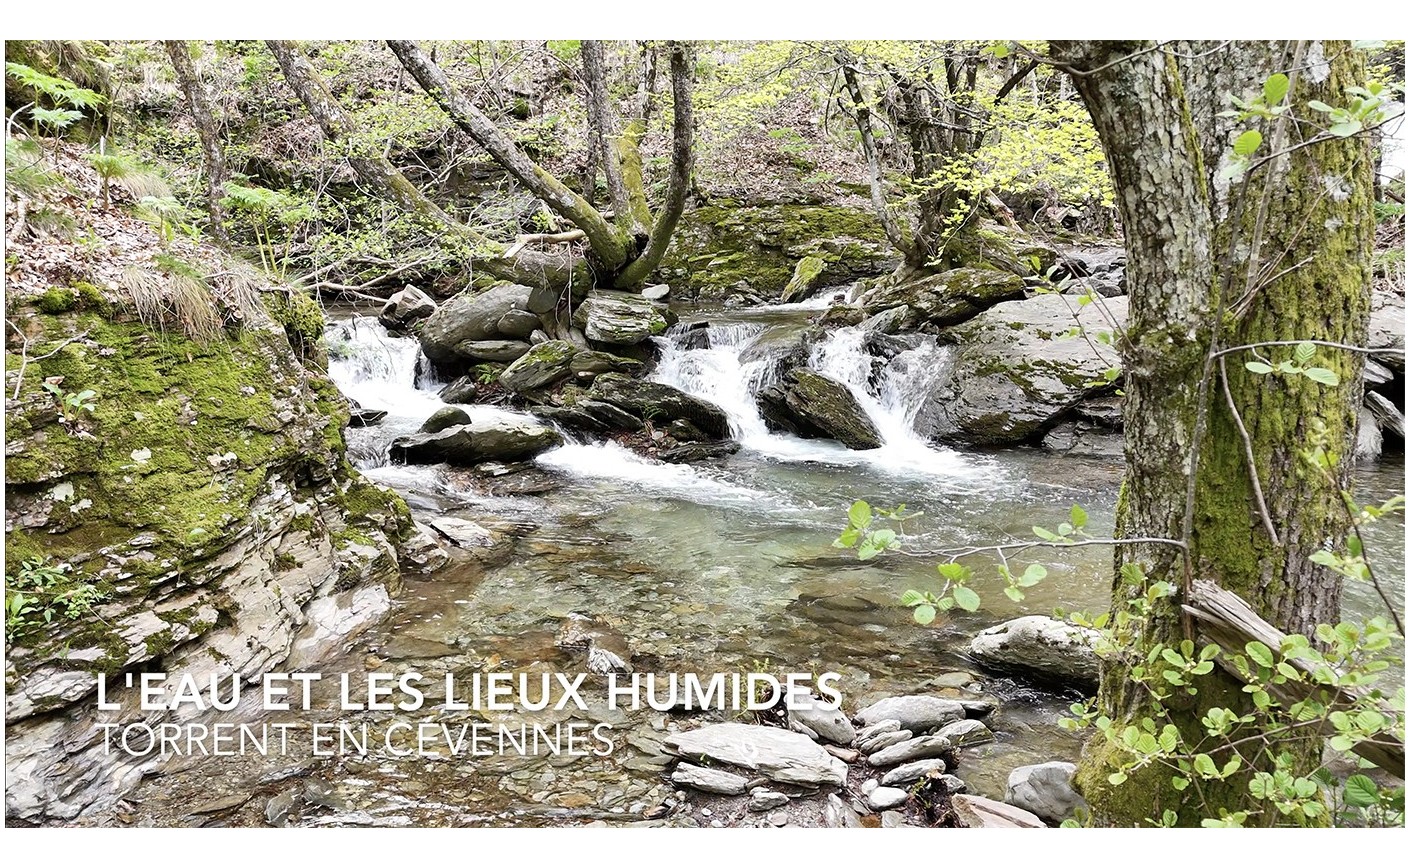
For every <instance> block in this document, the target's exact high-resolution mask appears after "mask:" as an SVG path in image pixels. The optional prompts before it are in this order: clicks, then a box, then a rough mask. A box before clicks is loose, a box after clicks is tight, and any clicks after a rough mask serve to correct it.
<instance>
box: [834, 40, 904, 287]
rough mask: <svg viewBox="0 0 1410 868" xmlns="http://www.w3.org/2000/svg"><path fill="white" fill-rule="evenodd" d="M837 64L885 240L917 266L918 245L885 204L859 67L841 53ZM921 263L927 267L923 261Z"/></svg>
mask: <svg viewBox="0 0 1410 868" xmlns="http://www.w3.org/2000/svg"><path fill="white" fill-rule="evenodd" d="M837 61H838V64H839V65H840V66H841V67H842V81H843V84H845V85H846V87H847V94H848V95H849V96H850V97H851V98H852V119H853V120H854V121H856V124H857V134H858V135H859V136H861V139H862V154H863V156H865V157H866V160H867V180H868V181H869V183H870V188H871V206H872V210H874V211H875V212H876V219H877V220H878V221H880V222H881V228H882V231H884V232H885V233H886V239H887V240H888V241H890V242H891V245H892V246H893V247H895V248H896V249H897V250H898V251H900V253H901V255H902V256H904V257H905V258H906V262H907V263H908V264H910V265H912V267H914V266H915V265H916V263H913V262H912V261H911V260H912V259H914V258H915V245H914V243H913V239H912V237H911V234H910V233H909V232H907V231H905V230H904V228H903V227H902V226H901V225H900V224H898V223H897V222H896V218H895V215H893V214H892V213H891V207H890V206H889V205H888V204H887V203H886V191H885V190H884V189H883V187H882V184H883V179H882V177H881V158H880V156H879V155H878V154H877V152H876V136H875V134H874V133H873V132H872V128H871V108H870V107H869V106H868V105H867V101H866V96H865V94H863V93H862V85H861V82H860V81H858V79H857V67H856V65H855V63H853V61H852V58H850V57H849V56H848V55H846V54H839V55H838V57H837ZM920 264H921V265H924V263H923V262H922V263H920Z"/></svg>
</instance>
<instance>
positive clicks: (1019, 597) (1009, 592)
mask: <svg viewBox="0 0 1410 868" xmlns="http://www.w3.org/2000/svg"><path fill="white" fill-rule="evenodd" d="M1004 596H1005V597H1008V598H1009V599H1010V600H1013V601H1014V602H1015V603H1022V602H1023V592H1022V591H1020V590H1019V589H1018V588H1015V587H1014V586H1013V585H1009V586H1008V587H1007V588H1004Z"/></svg>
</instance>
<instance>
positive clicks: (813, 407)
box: [758, 368, 881, 449]
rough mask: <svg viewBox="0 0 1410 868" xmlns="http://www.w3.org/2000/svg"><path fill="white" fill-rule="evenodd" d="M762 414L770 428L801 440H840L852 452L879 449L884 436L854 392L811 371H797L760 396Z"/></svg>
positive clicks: (789, 373)
mask: <svg viewBox="0 0 1410 868" xmlns="http://www.w3.org/2000/svg"><path fill="white" fill-rule="evenodd" d="M758 402H759V410H760V415H762V416H763V417H764V421H765V423H766V424H768V425H769V427H770V428H773V429H775V430H784V431H789V432H791V433H794V434H797V435H798V436H800V437H817V438H828V439H832V440H837V441H838V442H840V443H842V444H843V445H844V446H847V447H848V448H850V449H876V448H878V447H879V446H881V434H880V433H879V432H878V431H877V430H876V425H875V424H873V422H872V421H871V417H869V416H868V415H867V413H866V411H865V410H863V409H862V407H861V405H860V404H858V403H857V399H856V398H855V397H853V395H852V392H851V391H850V390H849V389H848V388H847V387H846V386H845V385H843V384H842V383H839V382H838V381H837V380H834V379H832V378H831V377H828V376H825V375H823V374H819V373H818V372H817V371H814V370H812V369H811V368H794V369H793V370H791V371H789V372H788V373H786V374H785V375H784V377H783V381H782V382H781V383H779V384H777V385H774V386H770V387H767V388H765V389H762V390H761V391H760V392H759V396H758Z"/></svg>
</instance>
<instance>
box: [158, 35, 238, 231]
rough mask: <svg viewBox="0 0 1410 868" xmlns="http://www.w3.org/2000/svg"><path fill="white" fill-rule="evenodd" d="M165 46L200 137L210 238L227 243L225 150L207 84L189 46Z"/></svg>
mask: <svg viewBox="0 0 1410 868" xmlns="http://www.w3.org/2000/svg"><path fill="white" fill-rule="evenodd" d="M162 44H163V45H164V46H166V53H167V54H168V55H169V56H170V57H171V65H172V68H173V69H175V70H176V83H177V85H179V86H180V88H181V93H182V94H183V95H184V96H185V97H186V105H187V106H188V107H189V108H190V110H191V120H192V121H194V122H195V124H196V132H197V133H198V134H199V135H200V137H201V160H202V162H203V163H204V164H205V172H206V210H207V213H209V214H210V230H211V235H213V236H214V237H215V238H216V239H218V240H220V241H224V240H226V234H225V209H224V207H223V206H222V205H221V204H220V202H221V200H222V199H223V198H225V148H224V146H223V145H222V144H221V141H220V128H219V125H218V124H217V122H216V119H215V112H214V111H213V110H212V109H211V103H210V99H209V98H208V97H207V96H206V88H205V85H203V84H201V80H200V78H199V77H198V76H197V75H196V65H195V64H194V63H193V62H192V60H191V49H190V47H189V46H188V45H187V44H186V43H185V42H184V41H181V40H168V41H166V42H164V43H162Z"/></svg>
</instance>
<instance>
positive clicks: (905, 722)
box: [857, 695, 966, 732]
mask: <svg viewBox="0 0 1410 868" xmlns="http://www.w3.org/2000/svg"><path fill="white" fill-rule="evenodd" d="M965 716H966V715H965V709H964V705H963V704H961V703H960V702H957V701H956V700H953V699H942V698H940V697H938V696H923V695H912V696H892V697H889V698H887V699H883V700H881V701H880V702H874V703H872V704H871V705H868V706H867V707H866V708H863V709H862V710H861V711H859V712H857V722H858V723H860V724H861V725H862V726H870V725H872V724H874V723H880V722H882V721H884V720H894V721H896V722H897V723H898V724H900V726H899V728H900V729H909V730H910V731H911V732H931V731H933V730H936V729H939V728H940V727H942V726H944V725H945V724H947V723H950V722H951V721H956V720H963V719H964V718H965Z"/></svg>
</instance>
